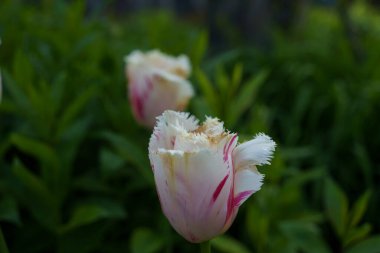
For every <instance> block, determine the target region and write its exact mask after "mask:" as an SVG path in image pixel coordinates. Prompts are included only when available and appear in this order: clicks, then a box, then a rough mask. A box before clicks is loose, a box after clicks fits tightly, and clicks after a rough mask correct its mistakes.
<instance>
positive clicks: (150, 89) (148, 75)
mask: <svg viewBox="0 0 380 253" xmlns="http://www.w3.org/2000/svg"><path fill="white" fill-rule="evenodd" d="M125 61H126V75H127V79H128V90H129V98H130V102H131V106H132V110H133V114H134V116H135V118H136V120H137V121H138V122H139V123H140V124H142V125H144V126H147V127H151V128H152V127H153V126H154V124H155V121H156V117H157V116H159V115H160V114H162V113H163V112H164V111H165V110H168V109H171V110H183V109H184V108H185V107H186V106H187V104H188V101H189V99H190V98H191V97H192V96H193V94H194V91H193V88H192V86H191V84H190V83H189V82H188V81H187V80H186V79H187V78H188V76H189V75H190V71H191V66H190V63H189V60H188V58H187V57H186V56H184V55H181V56H179V57H177V58H174V57H171V56H168V55H165V54H162V53H161V52H160V51H157V50H153V51H150V52H147V53H142V52H141V51H133V52H132V53H131V54H130V55H128V56H127V57H126V58H125Z"/></svg>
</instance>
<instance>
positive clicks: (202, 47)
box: [192, 31, 208, 66]
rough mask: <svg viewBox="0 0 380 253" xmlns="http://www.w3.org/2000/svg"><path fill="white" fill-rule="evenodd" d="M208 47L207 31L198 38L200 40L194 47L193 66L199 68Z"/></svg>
mask: <svg viewBox="0 0 380 253" xmlns="http://www.w3.org/2000/svg"><path fill="white" fill-rule="evenodd" d="M207 47H208V33H207V31H203V32H201V33H200V35H199V36H198V40H197V41H196V42H195V44H194V45H193V47H192V48H193V51H192V59H193V61H192V64H193V65H194V66H199V65H200V63H201V61H202V59H203V57H204V55H205V53H206V50H207Z"/></svg>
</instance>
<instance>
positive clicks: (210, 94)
mask: <svg viewBox="0 0 380 253" xmlns="http://www.w3.org/2000/svg"><path fill="white" fill-rule="evenodd" d="M195 76H196V79H197V81H198V85H199V88H200V89H201V92H202V94H203V96H204V97H205V99H206V101H207V103H208V104H209V107H210V108H211V109H212V110H213V112H214V114H215V115H216V116H218V115H219V113H220V111H219V108H218V100H217V94H216V91H215V89H214V87H213V85H212V83H211V81H210V80H209V79H208V78H207V76H206V75H205V73H204V72H203V71H202V70H200V69H196V70H195Z"/></svg>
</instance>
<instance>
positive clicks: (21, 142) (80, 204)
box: [0, 0, 380, 253]
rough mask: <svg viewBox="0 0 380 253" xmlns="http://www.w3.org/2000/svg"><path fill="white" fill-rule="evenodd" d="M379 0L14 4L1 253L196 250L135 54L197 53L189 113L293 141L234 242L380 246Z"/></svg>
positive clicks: (3, 27) (2, 149)
mask: <svg viewBox="0 0 380 253" xmlns="http://www.w3.org/2000/svg"><path fill="white" fill-rule="evenodd" d="M377 6H378V2H377V3H376V2H375V1H372V2H370V1H364V0H356V1H347V0H340V1H314V2H313V1H306V0H304V1H301V0H298V1H292V3H291V4H290V3H288V2H287V1H275V0H271V1H257V0H252V1H227V0H225V1H212V0H210V1H182V3H181V1H95V0H94V1H90V0H89V1H49V0H45V1H42V0H41V1H21V0H1V2H0V37H1V40H2V44H1V46H0V68H1V74H2V78H3V86H4V87H3V97H2V101H1V104H0V222H1V231H0V252H7V249H6V248H8V250H9V252H11V253H13V252H14V253H37V252H38V253H50V252H57V253H87V252H88V253H90V252H93V253H95V252H104V253H117V252H131V253H155V252H163V253H178V252H181V253H186V252H189V253H190V252H198V246H197V245H192V244H189V243H187V242H186V241H185V240H184V239H182V238H181V237H180V236H178V235H177V234H176V233H175V232H174V230H173V229H172V228H171V227H170V225H169V224H168V222H167V220H166V219H165V218H164V216H163V214H162V212H161V210H160V206H159V202H158V198H157V196H156V191H155V186H154V182H153V175H152V173H151V170H150V166H149V161H148V157H147V145H148V139H149V136H150V134H151V131H149V130H146V129H143V128H141V127H139V126H138V125H137V124H136V122H135V121H134V119H133V116H132V114H131V110H130V106H129V103H128V99H127V95H126V81H125V76H124V62H123V57H124V56H125V55H126V54H128V53H130V52H131V51H132V50H134V49H141V50H149V49H155V48H158V49H161V50H162V51H163V52H166V53H169V54H174V55H177V54H187V55H188V56H189V57H190V59H191V62H192V66H193V71H192V76H191V81H192V83H193V85H194V87H195V90H196V94H197V95H196V97H195V98H193V99H192V101H191V104H190V106H189V111H190V112H191V113H193V114H195V115H196V116H197V117H199V118H200V119H202V120H203V119H204V115H205V114H206V115H212V116H217V117H219V118H221V119H222V120H223V121H224V122H225V126H226V127H227V128H228V129H229V130H231V131H233V132H238V133H239V135H240V136H241V137H240V140H241V141H243V140H247V139H249V138H251V137H252V136H253V135H254V134H256V133H257V132H259V131H261V132H265V133H266V134H268V135H270V136H272V137H273V139H274V140H275V141H276V142H277V144H278V148H277V150H276V153H275V158H274V160H273V162H272V165H270V166H264V167H261V172H263V173H264V174H266V178H265V184H264V186H263V188H262V190H260V191H259V192H258V193H256V194H254V195H253V196H252V197H251V198H250V199H249V200H248V201H247V202H246V203H245V204H244V205H243V206H242V207H241V209H240V211H239V215H238V216H237V219H236V221H235V223H234V224H233V226H232V227H231V229H230V230H229V231H228V232H227V233H226V234H225V235H223V236H220V237H218V238H216V239H214V240H213V241H212V247H213V252H221V253H248V252H258V253H271V252H276V253H277V252H285V253H298V252H304V253H309V252H310V253H319V252H321V253H328V252H331V253H332V252H338V253H339V252H347V253H377V252H380V234H379V232H380V218H379V211H378V209H379V207H380V197H379V196H380V195H379V194H380V187H379V180H380V173H379V171H380V170H379V169H380V156H379V151H378V150H379V148H380V146H379V145H380V134H379V133H378V130H379V127H380V124H379V123H380V120H379V116H380V114H379V113H380V13H379V9H378V7H377Z"/></svg>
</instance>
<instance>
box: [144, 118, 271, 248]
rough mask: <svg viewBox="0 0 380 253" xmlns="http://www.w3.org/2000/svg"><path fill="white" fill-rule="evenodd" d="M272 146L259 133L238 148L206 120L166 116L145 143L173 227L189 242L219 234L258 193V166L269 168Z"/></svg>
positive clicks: (213, 121) (218, 125)
mask: <svg viewBox="0 0 380 253" xmlns="http://www.w3.org/2000/svg"><path fill="white" fill-rule="evenodd" d="M275 146H276V144H275V142H274V141H272V139H271V138H270V137H268V136H266V135H264V134H258V135H256V137H254V138H253V139H252V140H250V141H247V142H245V143H242V144H239V145H238V136H237V134H235V133H231V132H229V131H226V130H225V129H224V127H223V123H222V122H220V121H219V120H218V119H216V118H210V117H207V118H206V120H205V122H204V123H203V124H201V125H199V124H198V120H197V119H196V118H194V117H193V116H190V115H189V114H188V113H184V112H174V111H165V112H164V113H163V114H162V115H161V116H159V117H157V124H156V126H155V128H154V131H153V134H152V136H151V138H150V142H149V159H150V163H151V166H152V170H153V174H154V179H155V183H156V188H157V193H158V197H159V200H160V203H161V208H162V210H163V213H164V214H165V216H166V217H167V219H168V220H169V222H170V224H171V225H172V226H173V228H174V229H175V230H176V231H177V232H178V233H179V234H181V235H182V236H183V237H184V238H185V239H187V240H188V241H190V242H194V243H199V242H205V241H207V240H209V239H211V238H213V237H215V236H217V235H219V234H222V233H224V232H225V231H226V230H227V229H228V228H229V227H230V226H231V224H232V222H233V220H234V219H235V217H236V214H237V212H238V209H239V206H240V205H241V204H242V203H243V202H244V201H245V200H247V198H248V197H249V196H251V195H252V194H253V193H255V192H257V191H258V190H260V188H261V185H262V184H263V175H262V174H260V173H259V172H258V170H257V168H256V166H257V165H263V164H270V160H271V158H272V154H273V151H274V149H275Z"/></svg>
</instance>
